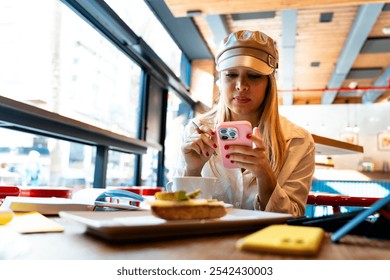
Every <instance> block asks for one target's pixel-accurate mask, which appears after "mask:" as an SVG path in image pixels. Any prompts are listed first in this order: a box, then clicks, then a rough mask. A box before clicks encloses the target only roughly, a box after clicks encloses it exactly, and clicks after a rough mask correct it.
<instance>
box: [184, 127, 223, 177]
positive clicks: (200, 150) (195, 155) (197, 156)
mask: <svg viewBox="0 0 390 280" xmlns="http://www.w3.org/2000/svg"><path fill="white" fill-rule="evenodd" d="M214 135H215V132H214V131H213V130H212V129H210V128H209V127H207V126H204V125H201V126H200V127H199V128H196V129H195V131H194V132H193V133H192V134H191V135H190V136H189V137H188V138H187V139H185V141H184V143H183V145H182V147H181V149H182V152H183V156H184V160H185V162H186V171H185V174H186V175H188V176H200V172H201V170H202V168H203V166H204V165H205V163H206V162H207V161H208V160H209V159H210V157H211V156H212V155H213V154H214V153H215V149H216V148H217V144H216V143H215V141H214V139H215V138H214Z"/></svg>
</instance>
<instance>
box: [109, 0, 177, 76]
mask: <svg viewBox="0 0 390 280" xmlns="http://www.w3.org/2000/svg"><path fill="white" fill-rule="evenodd" d="M106 2H107V3H108V4H109V5H110V7H111V8H112V9H113V10H114V11H115V12H116V13H117V14H118V15H119V16H120V17H121V19H122V20H123V21H124V22H126V24H127V25H128V26H130V27H131V28H132V29H133V31H134V32H135V33H136V34H137V35H138V36H140V37H142V38H143V39H144V40H145V41H146V43H148V45H149V46H150V47H151V48H152V49H153V50H154V51H155V52H156V54H157V55H158V56H159V57H160V58H161V59H162V60H163V61H164V62H165V63H166V64H167V65H168V66H169V67H170V68H171V70H172V71H173V72H174V73H175V74H176V76H177V77H180V60H181V55H182V52H181V50H180V49H179V47H178V46H177V45H176V43H175V42H174V41H173V40H172V38H171V36H169V34H168V32H167V31H166V30H165V29H164V27H163V26H162V25H161V23H160V22H159V21H158V19H157V18H156V17H155V16H154V14H153V12H152V11H151V10H150V9H149V7H148V6H147V5H146V4H145V1H144V0H131V1H123V0H106Z"/></svg>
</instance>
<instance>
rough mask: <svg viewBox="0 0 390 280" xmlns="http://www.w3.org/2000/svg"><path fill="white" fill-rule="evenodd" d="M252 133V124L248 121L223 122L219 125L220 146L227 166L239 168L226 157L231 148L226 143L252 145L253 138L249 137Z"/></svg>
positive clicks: (224, 163)
mask: <svg viewBox="0 0 390 280" xmlns="http://www.w3.org/2000/svg"><path fill="white" fill-rule="evenodd" d="M248 134H252V125H251V123H250V122H248V121H232V122H222V123H220V124H218V125H217V136H218V146H219V150H220V152H221V157H222V163H223V166H225V167H226V168H238V166H236V165H235V164H234V163H232V162H231V161H230V159H228V158H226V155H228V154H229V150H226V149H225V146H226V145H229V146H230V145H245V146H249V147H252V140H250V139H248V138H247V135H248Z"/></svg>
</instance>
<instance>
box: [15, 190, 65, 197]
mask: <svg viewBox="0 0 390 280" xmlns="http://www.w3.org/2000/svg"><path fill="white" fill-rule="evenodd" d="M19 196H28V197H59V198H71V197H72V189H69V188H55V187H31V188H21V189H20V194H19Z"/></svg>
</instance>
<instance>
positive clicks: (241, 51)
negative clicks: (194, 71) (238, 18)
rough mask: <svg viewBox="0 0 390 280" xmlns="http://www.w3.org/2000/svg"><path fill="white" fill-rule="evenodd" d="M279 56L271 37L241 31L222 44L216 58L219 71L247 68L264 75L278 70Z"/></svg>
mask: <svg viewBox="0 0 390 280" xmlns="http://www.w3.org/2000/svg"><path fill="white" fill-rule="evenodd" d="M278 60H279V54H278V50H277V49H276V48H275V44H274V41H273V40H272V38H271V37H268V36H267V35H266V34H264V33H263V32H260V31H248V30H240V31H237V32H233V33H231V34H230V35H229V36H228V37H226V38H225V39H224V40H223V41H222V42H221V44H220V46H219V48H218V51H217V54H216V56H215V64H216V65H217V71H224V70H228V69H230V68H234V67H245V68H250V69H252V70H255V71H256V72H259V73H261V74H263V75H270V74H272V73H273V72H274V70H275V69H276V68H278Z"/></svg>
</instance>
